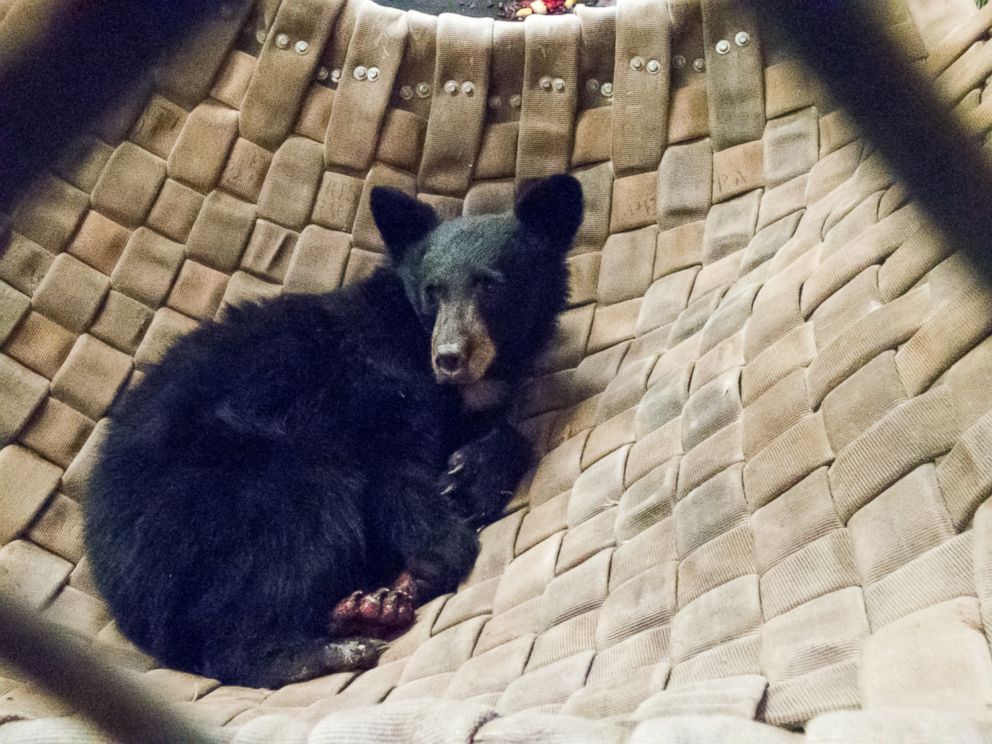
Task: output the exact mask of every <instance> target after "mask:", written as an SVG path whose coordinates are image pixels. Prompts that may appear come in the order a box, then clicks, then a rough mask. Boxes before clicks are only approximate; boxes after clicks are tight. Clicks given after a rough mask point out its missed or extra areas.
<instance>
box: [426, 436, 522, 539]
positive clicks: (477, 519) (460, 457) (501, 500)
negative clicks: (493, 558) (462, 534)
mask: <svg viewBox="0 0 992 744" xmlns="http://www.w3.org/2000/svg"><path fill="white" fill-rule="evenodd" d="M515 485H516V481H515V479H513V478H511V477H509V476H508V475H507V474H506V473H505V472H504V470H503V468H502V467H501V465H500V463H499V462H496V461H492V458H491V457H490V456H488V454H487V452H486V450H485V448H483V447H479V446H477V445H475V444H468V445H466V446H464V447H462V448H461V449H459V450H456V451H455V452H454V453H453V454H452V455H451V457H449V458H448V464H447V468H446V470H445V471H444V472H443V473H442V474H441V477H440V478H439V480H438V490H439V493H440V495H441V496H442V497H443V498H445V499H447V500H448V502H449V503H450V504H451V507H452V509H454V510H455V512H456V513H457V514H458V515H459V516H460V517H462V518H463V519H465V520H466V521H468V522H469V524H471V525H472V526H474V527H481V526H483V525H485V524H488V523H489V522H492V521H493V520H494V519H496V518H497V517H498V516H499V513H500V512H501V511H502V510H503V507H504V506H506V503H507V502H508V501H509V500H510V498H511V497H512V496H513V490H514V487H515Z"/></svg>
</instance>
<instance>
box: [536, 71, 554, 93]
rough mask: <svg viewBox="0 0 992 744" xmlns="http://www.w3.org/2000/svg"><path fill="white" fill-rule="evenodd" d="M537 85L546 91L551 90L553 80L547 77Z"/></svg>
mask: <svg viewBox="0 0 992 744" xmlns="http://www.w3.org/2000/svg"><path fill="white" fill-rule="evenodd" d="M537 84H538V85H540V86H541V87H542V88H543V89H544V90H551V78H549V77H548V76H547V75H545V76H544V77H542V78H541V79H540V80H538V81H537Z"/></svg>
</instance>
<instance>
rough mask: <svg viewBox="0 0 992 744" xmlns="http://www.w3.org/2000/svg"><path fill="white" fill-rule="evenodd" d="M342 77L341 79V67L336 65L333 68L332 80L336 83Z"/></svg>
mask: <svg viewBox="0 0 992 744" xmlns="http://www.w3.org/2000/svg"><path fill="white" fill-rule="evenodd" d="M340 79H341V68H340V67H335V68H334V69H333V70H331V81H332V82H335V83H336V82H338V81H339V80H340Z"/></svg>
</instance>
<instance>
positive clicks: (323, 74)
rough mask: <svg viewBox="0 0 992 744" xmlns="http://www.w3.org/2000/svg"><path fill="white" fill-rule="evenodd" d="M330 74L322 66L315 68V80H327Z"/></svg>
mask: <svg viewBox="0 0 992 744" xmlns="http://www.w3.org/2000/svg"><path fill="white" fill-rule="evenodd" d="M330 74H331V72H330V70H328V69H327V68H326V67H324V66H323V65H321V66H320V67H318V68H317V79H318V80H327V78H328V77H329V76H330Z"/></svg>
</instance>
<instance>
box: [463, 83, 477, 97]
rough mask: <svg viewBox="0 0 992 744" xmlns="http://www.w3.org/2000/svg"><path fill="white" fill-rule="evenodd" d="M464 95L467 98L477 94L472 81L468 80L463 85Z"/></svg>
mask: <svg viewBox="0 0 992 744" xmlns="http://www.w3.org/2000/svg"><path fill="white" fill-rule="evenodd" d="M462 93H464V94H465V95H467V96H470V95H472V94H473V93H475V85H474V84H473V83H472V82H471V81H469V80H466V81H465V82H464V83H462Z"/></svg>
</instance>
